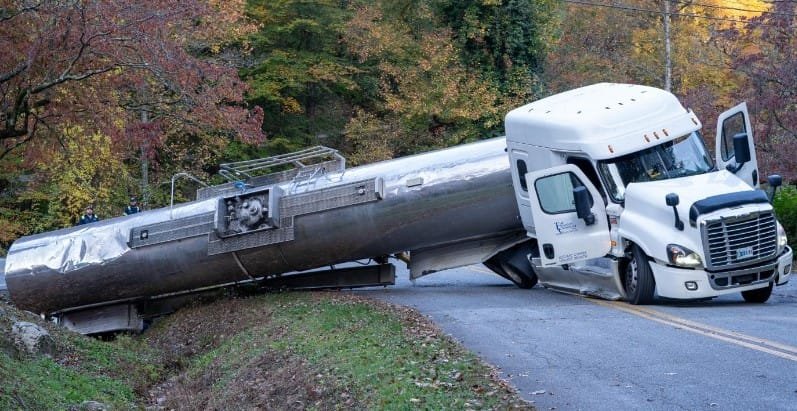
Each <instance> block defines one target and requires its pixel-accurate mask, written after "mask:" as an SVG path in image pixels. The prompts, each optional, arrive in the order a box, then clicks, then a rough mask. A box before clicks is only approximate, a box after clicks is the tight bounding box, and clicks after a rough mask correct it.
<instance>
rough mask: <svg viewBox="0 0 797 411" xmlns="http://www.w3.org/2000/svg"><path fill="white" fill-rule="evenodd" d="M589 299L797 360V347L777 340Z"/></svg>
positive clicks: (625, 305)
mask: <svg viewBox="0 0 797 411" xmlns="http://www.w3.org/2000/svg"><path fill="white" fill-rule="evenodd" d="M589 301H591V302H593V303H595V304H597V305H600V306H603V307H608V308H614V309H617V310H620V311H624V312H627V313H629V314H634V315H636V316H639V317H642V318H645V319H648V320H651V321H655V322H658V323H661V324H665V325H670V326H673V327H676V328H680V329H682V330H685V331H689V332H693V333H695V334H700V335H703V336H706V337H709V338H714V339H716V340H720V341H725V342H727V343H731V344H735V345H738V346H741V347H745V348H749V349H752V350H756V351H760V352H763V353H767V354H770V355H774V356H776V357H780V358H784V359H787V360H791V361H795V362H797V347H794V346H791V345H786V344H781V343H778V342H775V341H770V340H767V339H765V338H759V337H754V336H750V335H746V334H742V333H738V332H735V331H730V330H724V329H722V328H718V327H714V326H710V325H707V324H702V323H698V322H695V321H690V320H687V319H684V318H680V317H676V316H674V315H670V314H667V313H663V312H661V311H657V310H654V309H651V308H646V307H640V306H636V305H630V304H628V303H624V302H620V301H601V300H594V299H589Z"/></svg>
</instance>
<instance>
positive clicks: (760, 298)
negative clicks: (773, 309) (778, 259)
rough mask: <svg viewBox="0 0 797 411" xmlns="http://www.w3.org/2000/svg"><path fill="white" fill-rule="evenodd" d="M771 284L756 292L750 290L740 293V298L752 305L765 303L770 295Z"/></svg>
mask: <svg viewBox="0 0 797 411" xmlns="http://www.w3.org/2000/svg"><path fill="white" fill-rule="evenodd" d="M772 286H773V284H772V283H769V285H767V286H766V287H764V288H759V289H757V290H750V291H742V298H744V301H746V302H748V303H754V304H761V303H765V302H767V300H769V296H771V295H772Z"/></svg>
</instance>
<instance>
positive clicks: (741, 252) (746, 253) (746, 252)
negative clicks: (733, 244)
mask: <svg viewBox="0 0 797 411" xmlns="http://www.w3.org/2000/svg"><path fill="white" fill-rule="evenodd" d="M752 257H753V247H752V246H750V247H745V248H740V249H738V250H736V259H737V260H744V259H746V258H752Z"/></svg>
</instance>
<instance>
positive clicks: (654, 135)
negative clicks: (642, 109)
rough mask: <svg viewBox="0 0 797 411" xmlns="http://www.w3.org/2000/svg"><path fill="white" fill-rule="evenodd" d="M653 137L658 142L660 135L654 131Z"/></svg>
mask: <svg viewBox="0 0 797 411" xmlns="http://www.w3.org/2000/svg"><path fill="white" fill-rule="evenodd" d="M653 137H656V140H658V139H659V133H657V132H655V131H654V132H653Z"/></svg>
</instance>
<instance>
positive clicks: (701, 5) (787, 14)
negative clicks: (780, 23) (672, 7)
mask: <svg viewBox="0 0 797 411" xmlns="http://www.w3.org/2000/svg"><path fill="white" fill-rule="evenodd" d="M674 3H678V4H683V5H685V6H687V7H688V6H697V7H706V8H711V9H719V10H733V11H744V12H750V13H761V14H772V15H774V16H786V17H795V16H797V14H793V13H784V12H782V11H770V10H753V9H743V8H739V7H730V6H716V5H713V4H703V3H694V2H691V1H688V0H687V1H679V0H674Z"/></svg>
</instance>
